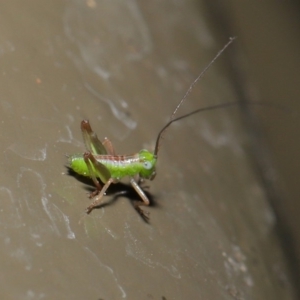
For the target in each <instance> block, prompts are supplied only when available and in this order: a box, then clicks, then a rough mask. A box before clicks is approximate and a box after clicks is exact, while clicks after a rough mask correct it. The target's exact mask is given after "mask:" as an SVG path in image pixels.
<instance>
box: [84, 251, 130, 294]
mask: <svg viewBox="0 0 300 300" xmlns="http://www.w3.org/2000/svg"><path fill="white" fill-rule="evenodd" d="M84 249H85V250H86V251H87V252H89V254H91V255H92V256H93V257H94V258H95V259H96V261H97V262H98V264H99V265H100V266H101V267H102V268H105V269H107V270H108V272H109V273H110V274H111V275H112V276H113V279H114V281H115V282H116V284H117V286H118V288H119V290H120V291H121V293H122V298H126V292H125V290H124V288H123V287H122V286H121V285H120V284H119V283H118V279H117V278H116V276H115V274H114V271H113V269H112V268H110V267H108V266H107V265H105V264H103V263H102V262H101V261H100V259H99V258H98V256H97V255H96V254H95V253H94V252H92V251H91V250H90V249H89V248H88V247H84Z"/></svg>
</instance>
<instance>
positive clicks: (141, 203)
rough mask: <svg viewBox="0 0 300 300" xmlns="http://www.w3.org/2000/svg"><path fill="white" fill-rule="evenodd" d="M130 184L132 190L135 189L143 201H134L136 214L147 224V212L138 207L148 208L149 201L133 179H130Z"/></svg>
mask: <svg viewBox="0 0 300 300" xmlns="http://www.w3.org/2000/svg"><path fill="white" fill-rule="evenodd" d="M130 183H131V185H132V186H133V188H134V189H135V191H136V192H137V193H138V194H139V196H140V197H141V199H142V200H143V201H135V202H134V208H135V209H136V210H137V211H138V213H139V214H140V215H141V216H142V218H143V219H144V220H145V221H147V222H148V221H149V212H147V211H144V210H142V209H141V207H140V206H149V204H150V201H149V199H148V197H147V196H146V194H145V193H144V191H143V190H142V189H141V187H140V186H139V185H138V184H137V182H136V181H135V180H134V178H131V179H130Z"/></svg>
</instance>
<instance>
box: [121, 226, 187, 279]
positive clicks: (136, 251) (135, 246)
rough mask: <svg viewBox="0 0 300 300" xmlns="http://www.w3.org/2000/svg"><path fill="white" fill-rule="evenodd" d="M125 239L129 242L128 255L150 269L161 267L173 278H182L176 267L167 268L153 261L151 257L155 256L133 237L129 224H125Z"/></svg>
mask: <svg viewBox="0 0 300 300" xmlns="http://www.w3.org/2000/svg"><path fill="white" fill-rule="evenodd" d="M125 239H126V240H127V241H128V243H127V245H126V253H127V255H129V256H132V257H133V258H135V259H137V260H139V261H140V262H142V263H143V264H145V265H147V266H148V267H150V268H155V267H161V268H163V269H165V270H166V271H168V273H169V274H170V275H171V276H173V277H175V278H178V279H179V278H181V275H180V272H179V271H178V269H177V268H176V267H175V266H174V265H170V266H166V265H164V264H162V263H161V262H158V261H153V260H152V259H151V258H150V257H149V256H153V254H152V253H149V250H148V249H147V248H146V247H145V246H144V244H143V243H142V242H141V241H140V240H139V239H137V238H135V237H134V236H133V234H132V232H131V231H130V228H129V225H128V223H127V222H126V223H125Z"/></svg>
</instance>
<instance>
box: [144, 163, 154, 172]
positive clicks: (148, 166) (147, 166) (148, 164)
mask: <svg viewBox="0 0 300 300" xmlns="http://www.w3.org/2000/svg"><path fill="white" fill-rule="evenodd" d="M144 168H145V169H147V170H150V169H151V168H152V164H151V162H150V161H145V162H144Z"/></svg>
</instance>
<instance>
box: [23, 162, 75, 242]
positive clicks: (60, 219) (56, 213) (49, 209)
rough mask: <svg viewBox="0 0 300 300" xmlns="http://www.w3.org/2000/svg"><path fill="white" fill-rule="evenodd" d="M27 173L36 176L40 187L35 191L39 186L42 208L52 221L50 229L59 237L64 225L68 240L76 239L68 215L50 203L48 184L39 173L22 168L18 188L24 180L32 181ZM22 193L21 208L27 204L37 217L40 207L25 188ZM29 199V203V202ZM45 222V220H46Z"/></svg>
mask: <svg viewBox="0 0 300 300" xmlns="http://www.w3.org/2000/svg"><path fill="white" fill-rule="evenodd" d="M25 173H31V174H33V175H34V176H35V178H36V179H35V180H36V181H38V183H39V185H36V188H35V189H38V186H39V188H40V190H39V192H40V195H39V196H37V197H39V198H40V201H41V204H42V208H43V210H44V212H45V213H46V215H47V216H48V219H49V220H50V222H51V223H50V224H49V225H50V228H51V229H52V230H53V232H55V233H56V234H57V235H58V236H61V235H63V234H62V233H61V230H60V229H59V227H58V225H59V224H61V223H63V224H64V226H65V228H66V235H67V238H69V239H74V238H75V234H74V232H73V231H72V230H71V228H70V222H69V219H68V217H67V216H66V215H64V214H63V213H62V212H61V210H59V209H58V208H57V207H56V206H55V205H54V204H53V203H49V200H48V197H47V195H46V192H45V189H46V186H47V185H46V184H45V182H44V180H43V178H42V175H41V174H40V173H38V172H36V171H35V170H32V169H30V168H25V167H22V168H21V171H20V172H19V174H18V176H17V186H18V187H19V188H21V186H22V185H23V184H22V179H23V178H25V180H26V181H25V183H26V184H28V181H27V180H30V176H29V175H26V176H25V175H24V174H25ZM21 190H22V191H24V196H23V197H21V199H20V200H19V203H20V207H21V209H22V203H23V202H24V203H25V204H26V207H27V209H28V211H29V212H30V213H31V214H32V215H36V211H35V210H36V209H37V210H38V209H39V207H36V204H35V201H32V195H31V194H30V192H28V189H27V188H26V186H25V188H24V187H23V188H21ZM28 199H29V201H28ZM44 222H45V220H44Z"/></svg>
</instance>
